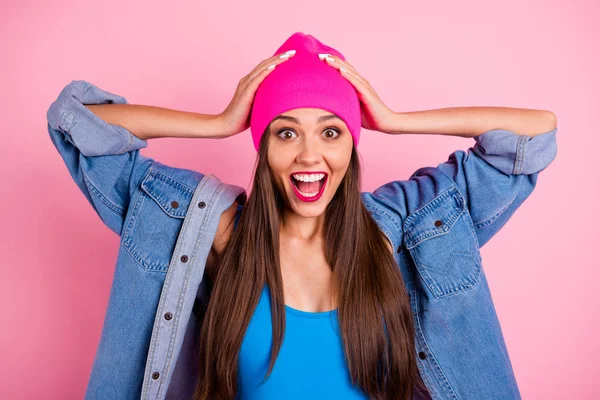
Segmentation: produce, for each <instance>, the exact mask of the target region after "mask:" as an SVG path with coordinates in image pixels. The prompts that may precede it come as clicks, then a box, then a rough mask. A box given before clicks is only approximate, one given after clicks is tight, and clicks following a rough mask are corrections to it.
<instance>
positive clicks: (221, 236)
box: [211, 201, 241, 256]
mask: <svg viewBox="0 0 600 400" xmlns="http://www.w3.org/2000/svg"><path fill="white" fill-rule="evenodd" d="M240 208H241V206H240V205H239V204H238V203H237V201H234V202H233V204H231V206H229V208H228V209H227V210H225V211H224V212H223V214H221V218H220V220H219V225H218V227H217V232H216V233H215V239H214V241H213V246H212V249H211V251H212V252H214V253H216V254H217V255H219V256H220V255H221V254H222V253H223V250H224V249H225V246H227V243H229V239H230V238H231V235H232V233H233V230H234V226H235V218H236V216H237V215H238V212H240Z"/></svg>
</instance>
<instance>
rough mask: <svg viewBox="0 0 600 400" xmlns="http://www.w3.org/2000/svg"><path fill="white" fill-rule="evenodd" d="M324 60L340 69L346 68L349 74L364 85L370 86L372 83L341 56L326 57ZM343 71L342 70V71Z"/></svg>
mask: <svg viewBox="0 0 600 400" xmlns="http://www.w3.org/2000/svg"><path fill="white" fill-rule="evenodd" d="M324 61H325V62H326V63H327V64H328V65H329V66H331V67H333V68H335V69H337V70H340V68H344V69H346V71H348V74H351V75H352V76H353V77H354V78H355V79H356V80H358V81H360V82H361V83H362V84H363V85H364V86H366V87H367V88H369V87H370V86H371V85H370V84H369V82H367V80H366V79H365V78H363V77H362V76H361V75H360V74H359V73H358V72H357V71H356V69H354V67H352V66H351V65H350V64H349V63H348V62H346V61H344V60H342V59H340V58H339V57H335V56H330V57H326V58H324ZM340 72H341V71H340Z"/></svg>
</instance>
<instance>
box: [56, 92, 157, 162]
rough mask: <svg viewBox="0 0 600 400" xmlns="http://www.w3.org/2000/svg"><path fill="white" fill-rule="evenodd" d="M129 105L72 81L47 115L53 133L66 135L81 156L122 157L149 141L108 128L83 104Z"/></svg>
mask: <svg viewBox="0 0 600 400" xmlns="http://www.w3.org/2000/svg"><path fill="white" fill-rule="evenodd" d="M109 103H114V104H128V103H127V100H126V99H125V98H124V97H122V96H118V95H116V94H113V93H110V92H107V91H105V90H102V89H100V88H98V87H97V86H95V85H93V84H91V83H89V82H86V81H81V80H79V81H77V80H74V81H72V82H71V83H70V84H68V85H67V86H65V88H64V89H63V90H62V91H61V92H60V94H59V95H58V98H57V99H56V101H55V102H54V103H52V105H51V106H50V108H49V109H48V112H47V113H46V117H47V119H48V123H49V124H50V126H51V127H52V128H54V129H60V130H62V131H63V132H65V133H68V136H67V138H68V140H69V141H70V142H71V143H72V144H73V145H74V146H76V147H77V148H78V149H79V151H81V153H82V154H83V155H84V156H102V155H114V154H123V153H126V152H129V151H132V150H137V149H141V148H145V147H147V146H148V141H147V140H143V139H140V138H138V137H137V136H135V135H133V134H132V133H131V132H129V131H128V130H127V129H125V128H123V127H122V126H119V125H113V124H108V123H106V122H105V121H103V120H102V119H101V118H99V117H97V116H96V115H95V114H94V113H93V112H91V111H90V110H88V109H87V107H85V104H109Z"/></svg>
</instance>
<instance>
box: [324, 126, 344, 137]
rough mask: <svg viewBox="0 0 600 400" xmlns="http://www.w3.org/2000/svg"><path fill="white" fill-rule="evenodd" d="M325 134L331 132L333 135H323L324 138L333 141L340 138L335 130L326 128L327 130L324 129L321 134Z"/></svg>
mask: <svg viewBox="0 0 600 400" xmlns="http://www.w3.org/2000/svg"><path fill="white" fill-rule="evenodd" d="M325 132H333V133H334V135H327V134H325V136H327V137H328V138H329V139H335V138H337V137H338V136H340V132H339V131H338V130H337V129H335V128H327V129H325V130H324V131H323V133H325Z"/></svg>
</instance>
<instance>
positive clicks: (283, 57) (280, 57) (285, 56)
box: [244, 50, 296, 81]
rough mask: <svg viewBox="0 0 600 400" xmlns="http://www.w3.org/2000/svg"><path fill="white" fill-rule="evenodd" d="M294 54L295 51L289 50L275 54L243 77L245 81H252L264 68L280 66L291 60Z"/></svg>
mask: <svg viewBox="0 0 600 400" xmlns="http://www.w3.org/2000/svg"><path fill="white" fill-rule="evenodd" d="M295 54H296V52H295V50H289V51H286V52H283V53H279V54H275V55H274V56H273V57H269V58H267V59H266V60H263V61H261V62H260V63H259V64H258V65H257V66H256V67H254V69H253V70H252V71H250V73H249V74H248V75H246V76H245V77H244V79H245V80H247V81H250V80H252V79H254V78H255V77H256V76H257V75H258V74H259V73H261V72H262V71H263V70H264V69H265V68H267V67H269V66H271V65H273V64H275V65H278V64H281V63H283V62H286V61H287V60H289V59H290V58H292V57H293V56H294V55H295Z"/></svg>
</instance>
